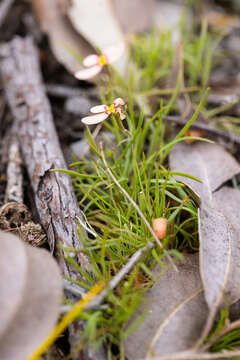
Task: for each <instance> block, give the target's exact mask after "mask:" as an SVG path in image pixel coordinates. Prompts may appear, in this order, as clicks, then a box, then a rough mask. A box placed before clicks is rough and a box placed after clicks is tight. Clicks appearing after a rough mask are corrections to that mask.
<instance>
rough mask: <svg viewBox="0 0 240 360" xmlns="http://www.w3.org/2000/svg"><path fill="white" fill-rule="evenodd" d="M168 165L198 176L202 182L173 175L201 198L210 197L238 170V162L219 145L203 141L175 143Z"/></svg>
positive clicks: (239, 167) (173, 168) (176, 169)
mask: <svg viewBox="0 0 240 360" xmlns="http://www.w3.org/2000/svg"><path fill="white" fill-rule="evenodd" d="M170 168H171V170H172V171H180V172H184V173H187V174H190V175H193V176H195V177H197V178H198V179H200V180H201V181H202V183H199V182H197V181H195V180H192V179H189V178H183V177H180V176H175V178H176V179H177V180H179V181H183V182H184V183H186V184H187V185H189V186H190V187H191V188H192V189H193V190H194V191H195V192H196V193H197V195H199V197H200V198H201V199H202V200H203V199H208V200H211V198H212V192H213V191H215V190H216V189H217V188H218V187H219V186H221V185H222V184H223V183H224V182H226V181H227V180H229V179H231V178H232V177H233V176H234V175H236V174H238V173H239V172H240V166H239V164H238V162H237V161H236V160H235V159H234V157H233V156H231V155H230V154H229V153H228V152H227V151H226V150H224V148H223V147H222V146H220V145H217V144H209V143H205V142H196V143H194V144H186V143H184V142H179V143H178V144H176V145H175V146H174V148H173V149H172V151H171V153H170Z"/></svg>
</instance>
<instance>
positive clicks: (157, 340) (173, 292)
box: [125, 254, 208, 360]
mask: <svg viewBox="0 0 240 360" xmlns="http://www.w3.org/2000/svg"><path fill="white" fill-rule="evenodd" d="M177 267H178V270H179V273H176V271H174V269H172V268H169V269H167V271H166V272H164V273H163V274H162V275H161V276H160V277H159V279H158V280H157V282H156V283H155V285H154V286H153V287H152V288H151V289H149V290H148V291H147V292H146V296H145V299H144V303H143V304H142V305H141V306H140V307H139V308H138V310H137V311H136V314H134V316H133V319H132V321H131V323H132V322H133V321H134V320H136V318H137V317H138V316H139V315H140V314H142V313H145V314H146V317H145V318H144V320H143V322H142V323H141V324H140V326H138V327H137V329H136V330H135V331H134V332H133V333H132V334H131V335H129V336H128V337H127V339H126V340H125V353H126V356H127V358H128V359H129V360H135V359H142V358H145V356H146V355H149V354H155V355H158V356H159V355H166V354H171V353H174V352H178V351H184V350H187V349H188V348H190V347H191V346H193V344H194V343H195V341H196V340H197V339H198V338H199V336H200V334H201V331H202V328H203V326H204V323H205V321H206V317H207V316H208V307H207V304H206V302H205V299H204V295H203V289H202V281H201V277H200V274H199V264H198V255H197V254H196V255H186V256H185V258H184V261H183V262H179V263H178V264H177ZM158 270H159V269H158Z"/></svg>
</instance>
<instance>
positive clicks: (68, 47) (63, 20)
mask: <svg viewBox="0 0 240 360" xmlns="http://www.w3.org/2000/svg"><path fill="white" fill-rule="evenodd" d="M32 5H33V9H34V11H35V14H36V16H37V18H38V20H39V23H40V25H41V28H42V30H43V31H44V32H45V33H46V34H47V35H48V37H49V40H50V45H51V49H52V52H53V54H54V55H55V57H56V59H57V60H58V61H59V62H60V63H61V64H62V65H64V66H65V67H66V68H67V69H68V70H69V71H70V72H71V73H75V72H76V71H77V70H79V68H80V67H81V65H80V59H79V58H81V57H85V56H87V55H88V54H89V53H92V52H94V50H93V49H92V48H91V46H90V45H89V44H88V42H87V41H86V40H85V39H84V38H83V37H81V35H80V34H78V33H77V32H76V31H75V30H74V29H73V28H72V26H71V24H70V23H69V20H68V19H67V16H66V14H65V11H64V9H63V8H62V6H61V5H62V0H51V1H49V0H33V1H32Z"/></svg>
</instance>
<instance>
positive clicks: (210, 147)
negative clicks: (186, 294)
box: [170, 143, 240, 309]
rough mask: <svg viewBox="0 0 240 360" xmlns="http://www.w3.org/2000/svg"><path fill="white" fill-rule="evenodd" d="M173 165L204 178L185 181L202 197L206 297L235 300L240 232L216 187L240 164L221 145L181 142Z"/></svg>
mask: <svg viewBox="0 0 240 360" xmlns="http://www.w3.org/2000/svg"><path fill="white" fill-rule="evenodd" d="M170 167H171V170H174V171H181V172H184V173H188V174H191V175H194V176H195V177H197V178H199V179H201V180H202V183H197V182H196V181H194V180H191V179H187V178H185V179H184V182H185V183H186V184H188V185H189V186H190V187H191V188H192V189H193V190H194V191H195V192H197V194H198V195H199V196H200V199H201V205H200V209H199V240H200V269H201V277H202V280H203V286H204V290H205V297H206V301H207V303H208V305H209V307H210V309H214V308H216V307H217V306H219V305H220V303H221V302H222V300H223V295H225V300H226V301H227V302H228V303H229V304H232V303H233V302H235V301H237V300H238V299H239V298H240V286H237V285H236V286H235V284H233V280H232V279H235V278H236V277H238V278H240V267H239V266H238V264H237V263H236V262H233V254H235V253H238V252H239V250H238V246H239V245H238V237H239V232H238V233H237V231H236V230H234V228H233V226H232V224H231V220H229V219H228V217H227V216H226V215H225V212H224V208H223V206H220V205H217V202H216V201H215V198H216V194H217V193H214V191H216V190H217V189H218V188H219V187H220V186H221V185H222V184H223V183H224V182H226V181H227V180H229V179H230V178H231V177H233V176H234V175H236V174H237V173H239V171H240V166H239V164H238V163H237V161H236V160H235V159H234V158H233V157H232V156H231V155H230V154H229V153H227V152H226V151H225V150H224V149H223V148H222V147H221V146H219V145H216V144H205V143H196V144H191V145H188V144H185V143H179V144H177V146H176V147H175V149H173V151H172V152H171V155H170ZM181 180H182V179H181ZM222 205H223V204H222ZM237 284H238V282H237Z"/></svg>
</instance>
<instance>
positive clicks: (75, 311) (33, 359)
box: [28, 283, 104, 360]
mask: <svg viewBox="0 0 240 360" xmlns="http://www.w3.org/2000/svg"><path fill="white" fill-rule="evenodd" d="M103 287H104V285H103V283H97V284H96V285H95V286H94V287H93V288H92V289H91V290H90V291H89V292H88V293H87V294H86V296H84V298H83V299H81V300H80V301H78V302H77V303H76V304H75V305H74V306H73V308H72V310H71V311H70V312H69V313H67V314H66V315H64V316H63V318H62V320H61V321H60V322H59V323H58V324H57V325H56V327H55V328H54V329H53V331H52V332H51V333H50V334H49V335H48V337H47V338H46V339H45V340H44V341H43V343H42V344H41V345H40V346H39V347H38V348H37V349H36V350H35V351H34V352H33V353H32V355H31V356H29V357H28V360H37V359H38V358H39V357H40V356H41V355H42V354H44V353H45V351H46V350H47V349H48V348H49V346H51V345H52V344H53V343H54V342H55V340H56V339H57V338H58V336H59V335H60V334H61V333H62V332H63V331H64V330H65V329H66V328H67V327H68V325H69V324H70V323H71V322H72V321H73V320H75V318H76V317H77V316H78V315H79V314H80V312H81V311H82V310H83V309H84V308H85V307H86V306H87V305H88V303H89V302H90V301H91V300H92V299H93V298H95V296H96V295H97V294H99V293H100V291H101V290H102V289H103Z"/></svg>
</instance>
